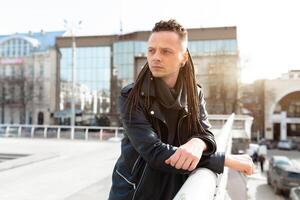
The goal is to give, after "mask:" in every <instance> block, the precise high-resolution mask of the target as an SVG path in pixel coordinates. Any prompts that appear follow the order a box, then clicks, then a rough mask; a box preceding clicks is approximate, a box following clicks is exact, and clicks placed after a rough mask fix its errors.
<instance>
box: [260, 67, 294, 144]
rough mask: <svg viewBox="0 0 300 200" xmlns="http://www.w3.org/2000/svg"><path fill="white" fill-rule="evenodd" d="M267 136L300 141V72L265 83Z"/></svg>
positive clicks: (292, 72)
mask: <svg viewBox="0 0 300 200" xmlns="http://www.w3.org/2000/svg"><path fill="white" fill-rule="evenodd" d="M264 103H265V121H264V122H265V136H266V138H268V139H274V140H285V139H287V138H294V139H296V140H298V141H300V70H290V71H289V72H288V73H286V74H283V75H282V76H281V77H280V78H278V79H274V80H266V81H265V102H264Z"/></svg>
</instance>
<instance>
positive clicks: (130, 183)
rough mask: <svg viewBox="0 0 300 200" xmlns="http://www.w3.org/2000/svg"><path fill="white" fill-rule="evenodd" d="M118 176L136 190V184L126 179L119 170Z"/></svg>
mask: <svg viewBox="0 0 300 200" xmlns="http://www.w3.org/2000/svg"><path fill="white" fill-rule="evenodd" d="M116 172H117V174H118V175H119V176H120V177H121V178H122V179H123V180H125V181H126V182H127V183H128V184H129V185H131V186H132V187H133V189H134V190H135V189H136V186H135V185H136V184H135V183H134V182H132V181H130V180H129V179H128V178H126V177H125V176H124V175H123V174H122V173H121V172H119V170H116Z"/></svg>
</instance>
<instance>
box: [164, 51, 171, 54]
mask: <svg viewBox="0 0 300 200" xmlns="http://www.w3.org/2000/svg"><path fill="white" fill-rule="evenodd" d="M162 53H163V54H170V53H172V52H171V51H170V50H162Z"/></svg>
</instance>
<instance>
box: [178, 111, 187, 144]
mask: <svg viewBox="0 0 300 200" xmlns="http://www.w3.org/2000/svg"><path fill="white" fill-rule="evenodd" d="M187 116H188V114H185V115H183V116H182V117H181V118H180V119H179V121H178V124H177V137H178V142H179V145H181V142H180V137H179V127H180V125H181V122H182V120H183V119H184V118H185V117H187Z"/></svg>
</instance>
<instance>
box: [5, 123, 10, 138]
mask: <svg viewBox="0 0 300 200" xmlns="http://www.w3.org/2000/svg"><path fill="white" fill-rule="evenodd" d="M8 136H9V125H7V126H6V130H5V137H8Z"/></svg>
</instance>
